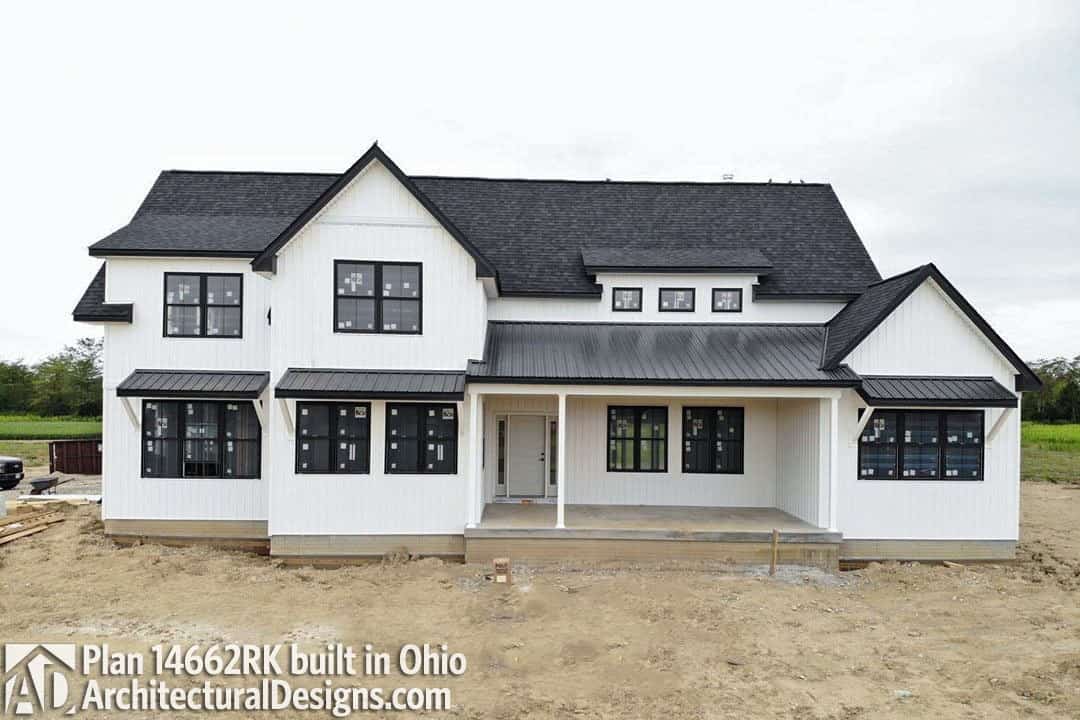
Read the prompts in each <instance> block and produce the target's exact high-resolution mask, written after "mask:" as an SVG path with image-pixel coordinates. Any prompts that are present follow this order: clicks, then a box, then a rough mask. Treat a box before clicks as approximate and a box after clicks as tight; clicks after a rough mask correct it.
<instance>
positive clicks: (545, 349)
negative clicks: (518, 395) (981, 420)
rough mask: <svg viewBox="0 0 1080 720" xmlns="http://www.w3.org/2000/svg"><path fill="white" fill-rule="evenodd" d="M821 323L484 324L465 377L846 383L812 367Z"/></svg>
mask: <svg viewBox="0 0 1080 720" xmlns="http://www.w3.org/2000/svg"><path fill="white" fill-rule="evenodd" d="M824 335H825V328H824V327H823V326H821V325H753V324H749V323H744V324H732V325H712V324H709V325H699V324H686V325H684V324H673V323H672V324H648V323H528V322H490V323H488V340H487V347H486V348H485V352H484V360H483V361H482V362H475V361H474V362H472V363H470V364H469V370H468V374H469V380H470V381H489V382H490V381H507V382H579V383H603V384H615V385H618V384H623V385H646V384H654V385H656V384H660V385H806V386H854V385H857V384H858V375H856V374H855V373H854V372H852V371H851V370H850V369H849V368H847V367H846V366H845V367H842V368H838V369H836V370H819V369H818V360H819V358H820V357H821V343H822V341H823V339H824Z"/></svg>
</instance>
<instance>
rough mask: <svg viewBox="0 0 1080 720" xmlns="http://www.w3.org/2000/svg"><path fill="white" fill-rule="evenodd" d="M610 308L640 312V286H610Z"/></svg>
mask: <svg viewBox="0 0 1080 720" xmlns="http://www.w3.org/2000/svg"><path fill="white" fill-rule="evenodd" d="M611 309H612V310H613V311H614V312H641V288H612V289H611Z"/></svg>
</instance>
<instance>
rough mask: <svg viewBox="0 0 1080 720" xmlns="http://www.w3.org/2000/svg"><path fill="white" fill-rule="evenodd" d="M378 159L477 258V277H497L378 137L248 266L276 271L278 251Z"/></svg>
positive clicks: (263, 270) (491, 266) (488, 264)
mask: <svg viewBox="0 0 1080 720" xmlns="http://www.w3.org/2000/svg"><path fill="white" fill-rule="evenodd" d="M374 162H378V163H379V164H380V165H382V166H383V167H384V168H386V169H387V170H388V171H390V174H391V175H393V176H394V178H395V179H396V180H397V181H398V182H399V183H401V184H402V185H404V186H405V189H406V190H408V191H409V192H410V193H411V194H412V196H413V197H414V198H416V200H417V202H419V203H420V204H421V205H422V206H423V207H424V209H425V210H427V211H428V212H429V213H431V215H432V216H434V218H435V220H436V221H437V222H438V223H439V224H440V225H442V226H443V228H444V229H445V230H446V231H447V232H448V233H450V235H452V236H453V237H454V239H455V240H457V241H458V242H459V243H461V245H462V246H463V247H464V248H465V250H466V251H467V252H468V253H469V254H470V255H471V256H472V257H473V259H474V260H475V261H476V275H477V277H492V278H497V275H496V273H495V268H494V266H493V265H492V264H491V263H490V262H489V261H488V260H487V258H485V257H484V256H483V255H482V254H481V253H480V251H479V250H478V249H477V248H476V247H475V246H474V245H473V244H472V243H471V242H469V239H468V238H467V237H466V236H465V234H464V233H463V232H462V231H461V230H459V229H458V228H457V226H455V225H454V223H453V222H452V221H451V220H450V219H449V218H448V217H446V215H445V214H444V213H443V212H442V211H441V210H440V209H439V208H438V207H437V206H436V205H435V203H433V202H432V201H431V200H430V199H429V198H428V197H427V196H426V195H425V194H424V193H423V192H422V191H421V190H420V188H418V187H417V186H416V184H415V183H414V182H413V181H412V179H411V178H409V176H408V175H406V174H405V173H404V172H402V170H401V168H399V167H398V166H397V163H395V162H394V161H393V160H391V159H390V156H389V155H387V154H386V153H385V152H383V150H382V148H380V147H379V143H378V141H376V142H375V143H374V144H372V146H371V147H370V148H368V149H367V152H365V153H364V154H363V155H361V156H360V157H359V158H357V160H356V162H354V163H353V164H352V165H351V166H349V168H348V169H347V170H346V171H345V172H343V173H342V174H341V175H339V176H338V178H337V180H335V181H334V182H333V183H332V184H331V185H330V186H329V187H328V188H327V189H326V190H325V191H323V193H322V194H321V195H319V197H317V198H316V199H315V201H314V202H312V203H311V204H310V205H309V206H308V207H307V208H306V209H305V210H304V211H303V212H301V213H300V214H299V215H298V216H297V217H296V218H294V219H293V221H292V222H291V223H289V225H288V227H286V228H285V229H284V230H282V231H281V233H279V234H278V236H277V237H276V238H274V240H273V241H272V242H271V243H270V244H269V245H268V246H267V247H266V248H265V249H264V250H263V251H262V252H260V253H259V254H258V255H256V256H255V258H254V259H253V260H252V261H251V266H252V268H253V269H254V270H255V271H256V272H269V273H274V272H276V271H277V255H278V252H280V251H281V249H282V248H283V247H285V245H287V244H288V243H289V241H290V240H292V239H293V238H295V237H296V236H297V235H299V234H300V232H301V231H302V230H303V229H304V228H306V227H307V226H308V224H310V223H311V222H312V221H313V220H314V219H315V218H316V217H318V215H319V214H320V213H321V212H322V211H323V210H324V209H325V208H326V207H327V206H328V205H329V204H330V203H331V202H332V201H333V200H334V199H335V198H336V197H337V196H338V195H339V194H340V193H341V192H343V191H344V190H345V189H346V188H347V187H349V185H350V184H351V183H352V181H353V180H355V179H356V178H357V177H358V176H359V175H360V174H361V173H363V172H364V170H366V169H367V168H368V167H369V166H370V165H371V164H372V163H374Z"/></svg>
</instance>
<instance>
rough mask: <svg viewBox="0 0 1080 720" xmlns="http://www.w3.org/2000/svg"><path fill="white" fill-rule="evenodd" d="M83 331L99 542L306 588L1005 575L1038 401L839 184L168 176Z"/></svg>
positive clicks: (996, 344) (376, 169)
mask: <svg viewBox="0 0 1080 720" xmlns="http://www.w3.org/2000/svg"><path fill="white" fill-rule="evenodd" d="M90 253H91V255H93V256H95V257H100V258H102V259H103V261H104V262H103V265H102V267H101V270H100V271H99V272H98V274H97V276H96V277H95V278H94V280H93V282H92V283H91V284H90V287H89V288H88V289H87V291H86V293H85V295H84V296H83V298H82V299H81V300H80V302H79V304H78V307H77V308H76V310H75V313H74V315H75V319H76V320H80V321H86V322H94V323H102V324H104V327H105V330H104V332H105V371H104V387H105V403H104V458H103V461H104V464H103V493H104V506H103V517H104V521H105V526H106V531H107V532H108V533H109V534H110V535H112V536H114V537H116V538H118V539H121V540H131V539H133V538H142V537H152V538H159V539H166V540H171V541H174V542H230V543H234V544H237V545H241V546H245V545H246V546H249V547H252V548H256V549H266V550H268V551H269V552H270V553H271V554H272V555H275V556H281V557H284V558H288V559H290V560H293V561H297V562H331V563H333V562H341V561H344V560H348V559H351V558H364V557H371V556H379V555H382V554H383V553H385V552H388V551H392V550H397V549H400V548H404V549H406V550H408V551H409V552H413V553H416V554H421V555H439V556H447V557H465V558H467V559H469V560H484V559H487V558H490V557H492V556H498V555H509V556H511V557H514V558H520V559H524V560H545V559H560V558H579V559H608V558H664V557H686V558H715V559H721V560H725V559H727V560H735V561H744V560H745V561H758V560H761V559H763V558H767V557H768V553H770V552H771V545H770V543H771V541H772V536H773V532H772V531H773V530H774V529H775V530H778V531H779V536H778V537H779V544H780V549H779V552H780V557H781V560H782V561H789V562H811V563H817V564H822V565H827V566H835V565H836V563H837V562H838V561H840V562H845V561H846V562H853V563H854V562H860V561H865V560H869V559H887V558H896V559H926V560H939V559H997V558H1009V557H1012V555H1013V552H1014V549H1015V544H1016V541H1017V536H1018V522H1019V495H1020V415H1019V412H1018V406H1019V403H1020V397H1021V394H1022V392H1023V391H1024V390H1031V389H1033V388H1036V387H1038V384H1039V381H1038V379H1037V377H1036V376H1035V375H1034V373H1033V372H1032V371H1031V370H1030V369H1029V368H1028V367H1027V366H1026V365H1025V364H1024V362H1023V361H1022V360H1021V359H1020V358H1019V357H1018V356H1017V354H1016V353H1015V352H1014V351H1013V350H1012V349H1010V348H1009V346H1008V345H1007V344H1006V343H1005V342H1004V341H1003V340H1002V338H1001V337H999V336H998V334H997V333H995V332H994V330H993V329H992V328H991V327H990V326H989V325H988V324H987V323H986V321H985V320H984V319H983V318H982V317H981V316H980V315H979V314H978V313H977V312H976V311H975V309H974V308H972V307H971V305H970V304H969V303H968V302H967V301H966V300H965V299H964V298H963V297H962V296H961V295H960V293H959V292H957V290H956V288H955V287H953V285H952V284H951V283H950V282H949V281H948V280H947V279H946V278H945V277H943V276H942V274H941V273H940V272H939V271H938V270H937V269H936V268H935V267H934V266H933V265H929V264H928V265H925V266H922V267H918V268H915V269H914V270H911V271H910V272H906V273H903V274H902V275H897V276H895V277H892V278H888V279H885V280H882V278H881V277H880V275H879V274H878V271H877V269H876V268H875V266H874V263H873V262H872V261H871V259H870V257H869V255H868V254H867V252H866V249H865V248H864V246H863V244H862V242H861V240H860V239H859V236H858V235H857V234H856V232H855V230H854V228H853V227H852V225H851V223H850V221H849V220H848V218H847V216H846V214H845V212H844V210H843V208H842V207H841V205H840V202H839V201H838V200H837V197H836V195H835V194H834V193H833V190H832V188H831V187H830V186H829V185H822V184H801V183H800V184H797V185H795V184H772V183H734V182H722V183H690V182H687V183H679V182H674V183H670V182H664V183H660V182H609V181H603V182H578V181H558V180H498V179H487V178H467V177H420V176H409V175H406V174H405V173H404V172H403V171H402V170H401V169H399V168H398V167H397V166H396V165H395V164H394V162H393V161H392V160H391V159H390V158H389V157H388V156H387V155H386V154H385V153H384V152H383V151H382V150H380V149H379V148H378V147H372V148H371V149H370V150H369V151H368V152H367V153H365V154H364V155H363V157H361V158H360V159H359V160H358V161H357V162H356V163H355V164H353V165H352V167H350V168H349V169H348V170H347V171H345V172H344V173H342V174H340V175H325V174H293V173H257V172H185V171H169V172H164V173H162V174H161V176H160V177H159V178H158V180H157V182H156V183H155V184H154V186H153V187H152V188H151V190H150V193H149V195H148V196H147V197H146V199H145V200H144V201H143V203H142V206H141V207H140V208H139V209H138V211H137V212H136V213H135V216H134V217H133V218H132V219H131V221H130V222H129V223H128V224H127V225H125V226H124V227H122V228H120V229H119V230H117V231H116V232H114V233H112V234H111V235H109V236H108V237H106V238H104V239H103V240H101V241H99V242H97V243H95V244H94V245H92V246H91V247H90Z"/></svg>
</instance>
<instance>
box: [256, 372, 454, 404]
mask: <svg viewBox="0 0 1080 720" xmlns="http://www.w3.org/2000/svg"><path fill="white" fill-rule="evenodd" d="M274 396H275V397H279V398H311V399H318V398H329V399H356V400H363V399H373V400H379V399H401V400H408V399H412V400H464V399H465V373H464V371H454V370H352V369H336V370H334V369H308V368H289V369H288V370H287V371H286V372H285V374H284V375H283V376H282V378H281V380H280V381H278V384H277V385H276V386H275V388H274Z"/></svg>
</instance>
